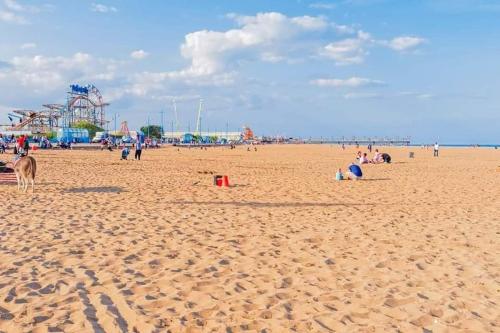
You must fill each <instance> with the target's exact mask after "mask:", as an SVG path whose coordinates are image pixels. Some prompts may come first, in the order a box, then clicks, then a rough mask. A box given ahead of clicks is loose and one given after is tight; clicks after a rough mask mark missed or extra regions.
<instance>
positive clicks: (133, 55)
mask: <svg viewBox="0 0 500 333" xmlns="http://www.w3.org/2000/svg"><path fill="white" fill-rule="evenodd" d="M148 55H149V53H147V52H146V51H144V50H136V51H133V52H132V53H130V57H131V58H133V59H138V60H140V59H144V58H146V57H147V56H148Z"/></svg>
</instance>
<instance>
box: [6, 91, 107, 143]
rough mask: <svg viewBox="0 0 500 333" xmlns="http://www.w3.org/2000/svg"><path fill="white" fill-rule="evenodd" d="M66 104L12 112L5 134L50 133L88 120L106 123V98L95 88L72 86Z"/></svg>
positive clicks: (100, 125) (94, 122)
mask: <svg viewBox="0 0 500 333" xmlns="http://www.w3.org/2000/svg"><path fill="white" fill-rule="evenodd" d="M69 88H70V90H69V91H68V92H67V95H66V103H65V104H44V105H43V109H42V110H39V111H35V110H13V111H12V112H11V113H9V120H10V121H11V124H10V125H7V126H2V127H3V128H2V129H3V130H2V132H12V133H21V132H22V133H29V134H47V133H50V132H53V131H57V130H58V129H61V128H71V127H72V126H74V125H75V124H77V123H79V122H82V121H85V122H88V123H90V124H93V125H96V126H99V127H101V128H103V127H104V126H105V125H106V123H107V121H106V114H105V108H106V107H107V106H108V105H109V104H108V103H105V102H104V100H103V97H102V95H101V93H100V91H99V89H97V88H96V87H95V86H94V85H90V84H89V85H87V86H79V85H77V84H72V85H70V87H69Z"/></svg>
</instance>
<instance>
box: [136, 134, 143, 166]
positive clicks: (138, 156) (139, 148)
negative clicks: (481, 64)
mask: <svg viewBox="0 0 500 333" xmlns="http://www.w3.org/2000/svg"><path fill="white" fill-rule="evenodd" d="M141 154H142V143H141V138H140V137H137V142H136V143H135V159H136V160H139V161H140V160H141Z"/></svg>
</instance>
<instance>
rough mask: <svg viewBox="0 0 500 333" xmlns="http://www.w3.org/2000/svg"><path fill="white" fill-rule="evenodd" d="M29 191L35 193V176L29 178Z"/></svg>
mask: <svg viewBox="0 0 500 333" xmlns="http://www.w3.org/2000/svg"><path fill="white" fill-rule="evenodd" d="M31 193H32V194H33V193H35V178H31Z"/></svg>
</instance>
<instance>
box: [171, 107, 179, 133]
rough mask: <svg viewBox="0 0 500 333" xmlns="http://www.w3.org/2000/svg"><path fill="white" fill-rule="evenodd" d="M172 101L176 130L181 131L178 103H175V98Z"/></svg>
mask: <svg viewBox="0 0 500 333" xmlns="http://www.w3.org/2000/svg"><path fill="white" fill-rule="evenodd" d="M172 103H173V104H174V117H175V130H176V131H177V132H179V116H178V115H177V103H175V99H174V100H173V101H172Z"/></svg>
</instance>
